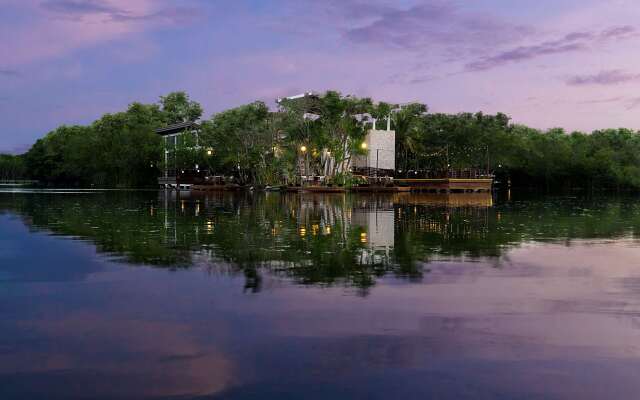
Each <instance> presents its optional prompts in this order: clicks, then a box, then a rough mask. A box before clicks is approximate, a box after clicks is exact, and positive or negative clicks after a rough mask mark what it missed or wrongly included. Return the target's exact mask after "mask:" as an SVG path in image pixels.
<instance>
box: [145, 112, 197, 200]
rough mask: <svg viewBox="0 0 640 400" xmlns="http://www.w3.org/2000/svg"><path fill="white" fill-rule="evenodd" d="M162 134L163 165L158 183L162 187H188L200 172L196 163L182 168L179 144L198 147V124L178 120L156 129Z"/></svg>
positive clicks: (191, 147) (157, 132)
mask: <svg viewBox="0 0 640 400" xmlns="http://www.w3.org/2000/svg"><path fill="white" fill-rule="evenodd" d="M155 133H156V134H158V135H160V136H162V139H163V145H164V165H163V173H162V176H161V177H159V178H158V184H159V185H160V186H161V187H164V188H177V189H189V188H190V187H191V184H192V183H193V182H194V180H197V177H198V176H199V175H200V174H201V171H200V169H199V166H198V164H195V165H193V166H190V167H189V168H183V167H184V165H181V163H180V162H179V160H178V150H179V148H180V147H181V146H188V148H190V149H193V148H198V147H199V134H200V125H198V124H197V123H196V122H180V123H177V124H172V125H168V126H165V127H163V128H160V129H156V131H155Z"/></svg>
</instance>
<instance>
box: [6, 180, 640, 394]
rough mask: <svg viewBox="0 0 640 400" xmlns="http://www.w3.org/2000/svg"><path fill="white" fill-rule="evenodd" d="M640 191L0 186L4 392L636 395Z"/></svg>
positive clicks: (639, 350) (638, 384)
mask: <svg viewBox="0 0 640 400" xmlns="http://www.w3.org/2000/svg"><path fill="white" fill-rule="evenodd" d="M639 235H640V199H637V198H632V197H623V198H618V197H599V198H591V199H583V198H579V197H538V198H530V197H522V196H521V197H518V196H516V195H513V196H509V197H508V198H502V197H491V196H490V195H449V196H447V195H414V194H398V195H385V196H363V195H358V196H356V195H335V194H333V195H300V194H278V193H267V194H264V193H262V194H259V193H256V194H235V195H234V194H230V193H219V194H210V195H207V196H194V195H188V194H182V195H180V194H176V193H164V192H84V191H75V190H71V191H63V192H60V191H57V192H49V191H25V190H22V191H9V190H5V191H4V192H3V193H0V398H1V399H110V398H118V399H141V398H149V399H191V398H210V399H258V398H260V399H301V398H304V399H328V398H333V399H337V398H359V399H388V398H399V399H413V398H416V399H417V398H420V399H422V398H434V399H435V398H437V399H443V398H452V399H601V398H608V399H631V398H636V397H637V396H638V393H640V380H639V379H638V371H639V370H640V240H639V238H640V236H639Z"/></svg>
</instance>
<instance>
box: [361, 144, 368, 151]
mask: <svg viewBox="0 0 640 400" xmlns="http://www.w3.org/2000/svg"><path fill="white" fill-rule="evenodd" d="M360 148H361V149H363V150H364V149H366V148H367V142H362V144H361V145H360Z"/></svg>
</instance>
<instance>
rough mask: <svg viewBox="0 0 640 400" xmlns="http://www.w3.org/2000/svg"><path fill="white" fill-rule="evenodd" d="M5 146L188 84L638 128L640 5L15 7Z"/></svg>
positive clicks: (84, 3)
mask: <svg viewBox="0 0 640 400" xmlns="http://www.w3.org/2000/svg"><path fill="white" fill-rule="evenodd" d="M1 10H2V11H1V12H0V37H1V38H2V40H0V118H1V119H2V122H3V123H2V128H1V129H0V152H3V151H4V152H21V151H24V150H26V149H27V148H28V147H29V145H30V144H32V143H33V142H34V141H35V140H36V139H37V138H39V137H41V136H43V135H44V134H45V133H47V132H48V131H49V130H51V129H53V128H55V127H56V126H58V125H61V124H76V123H80V124H85V123H89V122H91V121H92V120H94V119H96V118H97V117H99V116H100V115H101V114H103V113H105V112H113V111H119V110H123V109H124V108H125V107H126V106H127V104H128V103H130V102H132V101H143V102H154V101H156V100H157V99H158V96H160V95H162V94H166V93H168V92H170V91H174V90H186V91H187V92H188V93H189V94H190V95H191V97H192V98H193V99H194V100H197V101H199V102H200V103H202V105H203V106H204V108H205V116H207V117H208V116H210V115H211V114H212V113H214V112H217V111H220V110H223V109H225V108H228V107H233V106H237V105H240V104H243V103H246V102H250V101H253V100H257V99H259V100H266V101H268V102H269V103H272V101H273V99H275V98H276V97H279V96H283V95H290V94H297V93H299V92H302V91H307V90H315V91H323V90H326V89H337V90H340V91H342V92H343V93H350V94H355V95H358V96H371V97H373V98H374V99H376V100H385V101H390V102H407V101H415V100H417V101H421V102H424V103H427V104H428V105H429V107H430V109H431V110H432V111H443V112H459V111H484V112H487V113H493V112H497V111H502V112H505V113H507V114H509V115H510V116H511V117H512V118H513V120H514V121H515V122H520V123H525V124H528V125H531V126H534V127H538V128H550V127H555V126H560V127H564V128H566V129H568V130H573V129H580V130H586V131H591V130H593V129H598V128H604V127H629V128H633V129H637V128H640V90H638V89H640V55H639V54H640V53H638V49H640V22H638V21H640V2H638V1H636V0H607V1H594V0H580V1H578V0H564V1H563V0H537V1H524V0H518V1H514V0H473V1H439V0H425V1H419V0H413V1H412V0H405V1H393V2H391V1H377V0H323V1H315V0H282V1H266V0H265V1H257V0H253V1H250V0H246V1H243V0H228V1H226V0H210V1H208V0H181V1H178V0H175V1H169V0H137V1H136V0H3V1H2V8H1Z"/></svg>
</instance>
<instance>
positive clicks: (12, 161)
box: [0, 154, 27, 181]
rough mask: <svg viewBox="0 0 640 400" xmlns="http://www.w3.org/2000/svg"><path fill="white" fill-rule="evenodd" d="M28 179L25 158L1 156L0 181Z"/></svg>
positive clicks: (8, 155)
mask: <svg viewBox="0 0 640 400" xmlns="http://www.w3.org/2000/svg"><path fill="white" fill-rule="evenodd" d="M26 177H27V171H26V167H25V163H24V158H23V157H20V156H14V155H10V154H0V181H15V180H21V179H25V178H26Z"/></svg>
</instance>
